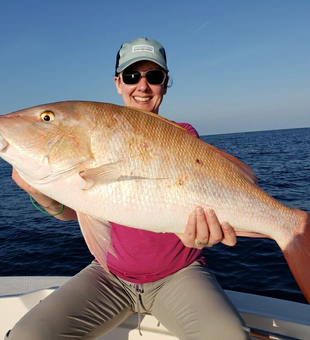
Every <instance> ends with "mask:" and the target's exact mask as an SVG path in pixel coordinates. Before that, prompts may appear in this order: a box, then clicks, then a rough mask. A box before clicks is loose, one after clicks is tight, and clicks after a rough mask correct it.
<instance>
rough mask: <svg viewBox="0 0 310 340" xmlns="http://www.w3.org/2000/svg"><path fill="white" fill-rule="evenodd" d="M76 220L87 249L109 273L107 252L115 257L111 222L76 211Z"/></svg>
mask: <svg viewBox="0 0 310 340" xmlns="http://www.w3.org/2000/svg"><path fill="white" fill-rule="evenodd" d="M77 216H78V221H79V224H80V228H81V231H82V234H83V236H84V239H85V242H86V244H87V246H88V249H89V251H90V252H91V253H92V254H93V255H94V257H95V259H96V260H97V261H98V262H99V263H100V264H101V266H102V267H103V268H104V269H105V270H106V271H107V272H108V273H109V272H110V271H109V268H108V265H107V254H108V252H109V253H111V254H112V255H113V256H115V257H117V256H116V254H115V252H114V249H113V246H112V243H111V228H112V227H111V224H110V223H109V222H108V221H100V220H97V219H96V218H94V217H91V216H89V215H86V214H83V213H81V212H77Z"/></svg>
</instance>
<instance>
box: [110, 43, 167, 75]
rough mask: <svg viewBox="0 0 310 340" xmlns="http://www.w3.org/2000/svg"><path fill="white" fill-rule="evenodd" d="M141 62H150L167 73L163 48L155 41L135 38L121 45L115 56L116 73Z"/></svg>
mask: <svg viewBox="0 0 310 340" xmlns="http://www.w3.org/2000/svg"><path fill="white" fill-rule="evenodd" d="M142 60H149V61H152V62H154V63H156V64H158V65H159V66H161V67H162V68H163V69H164V70H165V71H166V72H168V71H169V70H168V67H167V58H166V52H165V49H164V47H163V46H162V45H161V44H160V43H159V42H158V41H156V40H153V39H149V38H137V39H134V40H131V41H128V42H125V43H123V44H122V46H121V48H120V49H119V51H118V53H117V56H116V65H115V70H116V73H120V72H122V71H123V70H124V69H125V68H127V67H128V66H130V65H132V64H134V63H136V62H138V61H142Z"/></svg>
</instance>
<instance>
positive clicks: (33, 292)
mask: <svg viewBox="0 0 310 340" xmlns="http://www.w3.org/2000/svg"><path fill="white" fill-rule="evenodd" d="M68 279H70V278H69V277H47V276H45V277H0V339H1V340H2V339H3V338H4V335H5V334H6V332H7V331H8V330H9V329H11V328H12V327H13V325H14V324H15V323H16V322H17V321H18V320H19V319H20V318H21V317H22V316H23V315H24V314H25V313H26V312H27V311H28V310H30V309H31V308H32V307H33V306H35V305H36V304H37V303H38V302H39V301H40V300H42V299H44V298H45V297H46V296H47V295H48V294H50V293H51V292H52V291H53V290H54V289H56V288H57V287H59V286H60V285H61V284H63V283H64V282H66V281H67V280H68ZM226 293H227V295H228V296H229V298H230V299H231V300H232V302H233V303H234V304H235V306H236V307H237V308H238V310H239V312H240V313H241V315H242V317H243V318H244V320H245V322H246V324H247V326H248V327H249V329H251V330H252V334H254V333H255V329H258V330H262V331H264V332H267V333H268V332H272V333H274V334H283V336H281V337H280V336H275V335H273V336H272V337H270V338H269V339H304V340H310V305H305V304H301V303H296V302H290V301H285V300H278V299H273V298H268V297H262V296H256V295H252V294H245V293H238V292H232V291H226ZM137 325H138V321H137V315H132V316H131V317H129V318H128V319H127V320H126V321H124V322H123V323H122V324H121V325H120V326H119V327H117V328H116V329H115V330H113V331H111V332H110V333H108V334H106V335H104V336H101V337H100V338H98V340H99V339H100V340H116V339H117V340H141V339H143V340H175V339H176V338H175V337H174V336H173V335H172V334H170V333H169V332H168V331H167V330H166V329H165V328H164V327H163V326H162V325H159V324H158V321H157V320H156V319H155V318H154V317H152V316H150V315H145V316H143V320H142V322H141V332H142V334H143V337H141V335H140V334H139V331H138V329H137ZM252 337H253V339H268V338H267V337H265V338H264V337H259V336H258V335H257V337H256V336H254V335H252Z"/></svg>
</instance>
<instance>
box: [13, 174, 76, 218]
mask: <svg viewBox="0 0 310 340" xmlns="http://www.w3.org/2000/svg"><path fill="white" fill-rule="evenodd" d="M12 179H13V181H14V182H15V183H16V184H17V185H18V186H19V187H20V188H21V189H23V190H25V191H26V192H27V193H28V194H29V195H31V196H32V197H33V198H34V199H35V200H36V202H37V203H38V204H40V206H42V207H43V208H44V209H45V210H46V211H47V212H49V213H50V214H55V213H57V212H59V211H60V209H61V206H62V205H61V204H60V203H59V202H57V201H55V200H53V199H52V198H50V197H48V196H46V195H44V194H42V193H41V192H40V191H38V190H36V189H35V188H33V187H32V186H31V185H29V184H28V183H27V182H25V181H24V180H23V179H22V178H21V177H20V175H19V173H18V172H17V171H16V170H15V169H14V168H13V171H12ZM55 218H57V219H59V220H63V221H69V220H76V219H77V215H76V212H75V211H74V210H72V209H70V208H68V207H65V208H64V209H63V211H62V213H61V214H59V215H57V216H55Z"/></svg>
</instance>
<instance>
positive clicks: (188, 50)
mask: <svg viewBox="0 0 310 340" xmlns="http://www.w3.org/2000/svg"><path fill="white" fill-rule="evenodd" d="M309 18H310V1H309V0H212V1H211V0H179V1H172V0H170V1H169V0H158V1H135V0H132V1H124V0H118V1H112V0H110V1H105V0H53V1H42V0H37V1H34V0H1V4H0V114H5V113H9V112H12V111H15V110H19V109H22V108H26V107H29V106H34V105H38V104H43V103H49V102H54V101H61V100H72V99H73V100H95V101H104V102H111V103H116V104H120V105H121V104H122V100H121V97H120V96H119V95H118V94H117V93H116V90H115V86H114V83H113V75H114V65H115V55H116V52H117V50H118V49H119V47H120V45H121V43H122V42H124V41H127V40H131V39H134V38H136V37H139V36H146V37H151V38H154V39H156V40H158V41H160V42H161V43H162V44H163V45H164V46H165V48H166V51H167V55H168V66H169V69H170V75H171V76H172V78H173V86H172V87H171V88H170V89H169V90H168V93H167V95H166V96H165V99H164V103H163V105H162V107H161V111H160V113H161V114H162V115H163V116H165V117H167V118H169V119H172V120H175V121H179V122H180V121H187V122H190V123H192V124H193V125H194V126H195V127H196V128H197V130H198V131H199V133H200V134H202V135H205V134H217V133H230V132H241V131H256V130H272V129H282V128H296V127H309V126H310V20H309Z"/></svg>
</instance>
